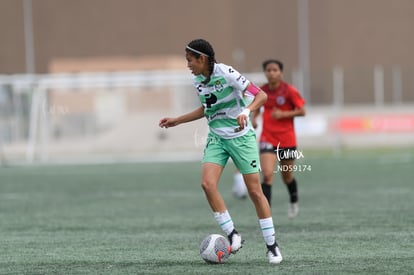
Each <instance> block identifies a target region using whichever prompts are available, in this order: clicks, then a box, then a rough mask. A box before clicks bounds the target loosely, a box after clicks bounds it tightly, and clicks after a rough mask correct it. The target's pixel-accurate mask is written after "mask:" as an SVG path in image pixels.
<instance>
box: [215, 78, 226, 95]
mask: <svg viewBox="0 0 414 275" xmlns="http://www.w3.org/2000/svg"><path fill="white" fill-rule="evenodd" d="M223 88H224V86H223V84H221V82H220V80H216V82H215V83H214V89H215V90H216V91H217V92H221V91H223Z"/></svg>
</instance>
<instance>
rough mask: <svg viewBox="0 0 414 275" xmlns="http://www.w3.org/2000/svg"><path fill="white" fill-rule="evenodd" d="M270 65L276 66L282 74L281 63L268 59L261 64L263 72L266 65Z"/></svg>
mask: <svg viewBox="0 0 414 275" xmlns="http://www.w3.org/2000/svg"><path fill="white" fill-rule="evenodd" d="M272 63H274V64H276V65H278V66H279V69H280V71H282V72H283V63H282V61H279V60H276V59H268V60H266V61H264V62H263V64H262V67H263V71H266V67H267V65H269V64H272Z"/></svg>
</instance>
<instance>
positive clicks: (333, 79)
mask: <svg viewBox="0 0 414 275" xmlns="http://www.w3.org/2000/svg"><path fill="white" fill-rule="evenodd" d="M413 26H414V2H413V1H411V0H395V1H389V0H364V1H360V0H290V1H287V0H256V1H251V0H210V1H198V0H191V1H190V0H176V1H167V0H89V1H81V0H71V1H68V0H2V1H0V37H1V43H0V156H1V162H2V163H3V164H7V163H60V162H74V163H82V162H89V163H90V162H124V161H157V160H185V159H200V157H201V154H202V151H203V147H204V143H205V137H206V135H207V132H208V129H207V127H206V122H205V121H204V120H200V121H196V122H192V123H189V124H186V125H181V126H180V127H179V128H173V129H169V130H164V129H160V128H159V127H158V121H159V119H160V118H161V117H164V116H175V115H178V114H182V113H184V112H188V111H191V110H193V109H194V108H196V107H197V106H199V102H198V98H197V96H196V94H195V92H194V88H193V87H192V76H191V73H190V72H189V70H188V69H187V68H186V61H185V58H184V48H185V46H186V44H187V43H188V42H189V41H191V40H193V39H195V38H205V39H207V40H209V41H210V42H211V43H212V45H213V47H214V48H215V51H216V56H217V59H218V61H219V62H223V63H226V64H229V65H232V66H234V67H235V68H236V69H237V70H239V71H240V72H242V73H243V74H245V75H246V76H247V77H248V78H249V79H250V80H251V81H253V82H255V83H256V84H257V85H262V84H263V83H264V82H265V78H264V75H263V73H262V68H261V64H262V62H263V61H264V60H265V59H268V58H276V59H280V60H281V61H283V62H284V64H285V72H284V77H285V80H286V81H288V82H291V83H293V84H294V85H295V86H296V87H297V88H298V89H299V90H300V92H301V93H302V95H303V96H304V97H305V99H306V101H307V105H306V108H307V116H306V117H304V118H298V119H296V120H295V123H296V125H295V127H296V129H297V134H298V143H299V147H300V148H302V149H305V150H306V149H307V150H328V151H332V152H334V153H341V152H342V151H343V150H346V149H359V148H374V149H377V148H391V149H393V148H408V149H411V150H412V148H413V147H414V108H413V107H414V65H413V64H414V55H413V53H412V49H414V32H413V28H412V27H413ZM305 152H306V151H305ZM305 155H306V153H305Z"/></svg>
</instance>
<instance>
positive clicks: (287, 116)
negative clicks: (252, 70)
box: [252, 59, 305, 218]
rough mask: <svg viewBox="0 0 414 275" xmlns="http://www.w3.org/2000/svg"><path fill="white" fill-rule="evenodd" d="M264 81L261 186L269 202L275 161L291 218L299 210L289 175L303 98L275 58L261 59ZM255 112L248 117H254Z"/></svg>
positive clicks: (290, 174) (296, 154)
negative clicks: (287, 80)
mask: <svg viewBox="0 0 414 275" xmlns="http://www.w3.org/2000/svg"><path fill="white" fill-rule="evenodd" d="M263 70H264V73H265V75H266V78H267V83H266V84H265V85H263V86H261V87H260V88H261V89H262V90H263V91H264V92H265V93H266V94H267V97H268V99H267V101H266V103H265V104H264V105H263V106H264V108H263V109H264V111H263V129H262V134H261V136H260V143H259V146H260V163H261V166H262V173H263V183H262V189H263V193H264V194H265V196H266V198H267V200H268V201H269V205H270V204H271V198H272V183H273V175H274V173H275V171H276V170H275V168H276V164H277V163H279V168H281V169H279V170H280V171H281V176H282V180H283V182H284V184H285V185H286V187H287V190H288V192H289V196H290V205H289V210H288V216H289V217H290V218H294V217H296V216H297V215H298V213H299V204H298V186H297V182H296V179H295V178H294V176H293V169H292V165H294V161H295V158H296V157H297V156H298V153H297V151H296V135H295V128H294V124H293V120H294V117H296V116H304V115H305V108H304V105H305V100H304V99H303V98H302V97H301V95H300V94H299V92H298V90H297V89H296V88H295V87H294V86H292V85H291V84H289V83H286V82H284V81H283V79H282V76H283V63H282V62H281V61H279V60H273V59H271V60H267V61H265V62H263ZM257 116H258V112H255V114H254V115H253V117H252V119H253V120H255V119H256V118H257Z"/></svg>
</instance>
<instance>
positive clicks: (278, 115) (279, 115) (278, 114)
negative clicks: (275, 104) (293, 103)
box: [272, 107, 306, 119]
mask: <svg viewBox="0 0 414 275" xmlns="http://www.w3.org/2000/svg"><path fill="white" fill-rule="evenodd" d="M305 115H306V111H305V108H304V107H301V108H296V109H294V110H290V111H282V110H280V109H278V108H273V111H272V117H273V118H274V119H283V118H292V117H296V116H305Z"/></svg>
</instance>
